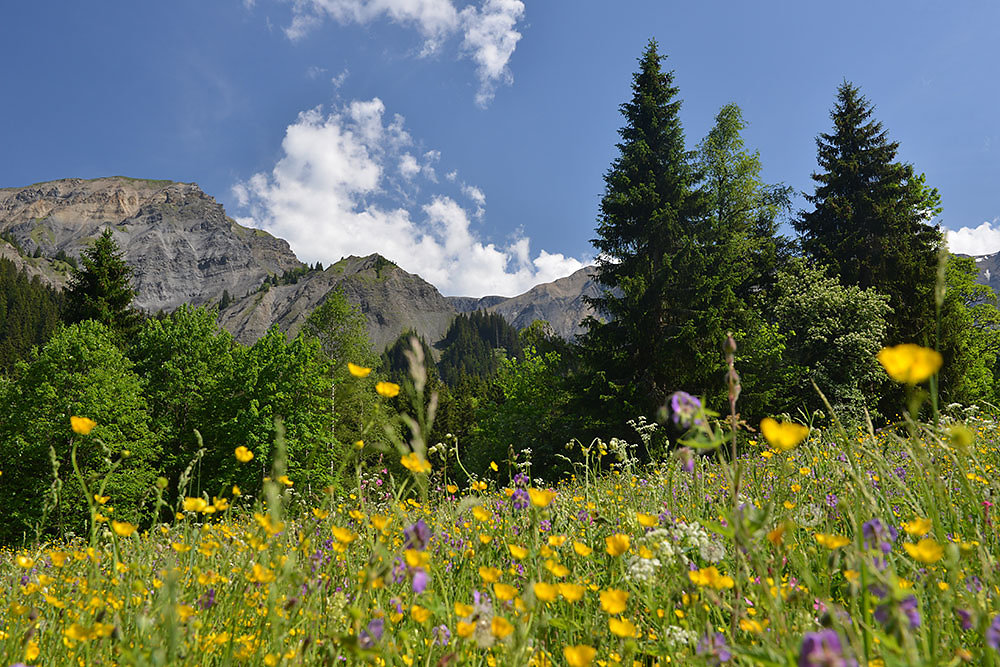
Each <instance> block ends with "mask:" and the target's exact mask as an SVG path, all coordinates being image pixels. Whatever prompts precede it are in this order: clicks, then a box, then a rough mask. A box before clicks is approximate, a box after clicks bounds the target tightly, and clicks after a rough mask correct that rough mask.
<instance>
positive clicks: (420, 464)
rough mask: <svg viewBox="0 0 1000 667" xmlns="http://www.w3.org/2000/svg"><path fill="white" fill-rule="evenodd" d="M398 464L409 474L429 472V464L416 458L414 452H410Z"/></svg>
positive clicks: (422, 459) (420, 458)
mask: <svg viewBox="0 0 1000 667" xmlns="http://www.w3.org/2000/svg"><path fill="white" fill-rule="evenodd" d="M399 462H400V463H402V464H403V467H404V468H406V469H407V470H409V471H410V472H416V473H428V472H430V471H431V464H430V463H429V462H428V461H427V460H426V459H424V458H422V457H420V456H418V455H417V453H416V452H410V453H409V454H407V455H406V456H404V457H402V458H400V459H399Z"/></svg>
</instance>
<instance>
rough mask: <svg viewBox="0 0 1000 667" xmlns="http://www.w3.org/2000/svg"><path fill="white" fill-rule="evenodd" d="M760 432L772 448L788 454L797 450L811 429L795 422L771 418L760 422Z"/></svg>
mask: <svg viewBox="0 0 1000 667" xmlns="http://www.w3.org/2000/svg"><path fill="white" fill-rule="evenodd" d="M760 431H761V433H763V434H764V438H766V439H767V441H768V442H769V443H771V446H773V447H775V448H777V449H780V450H781V451H783V452H787V451H788V450H790V449H795V448H796V447H797V446H798V445H799V443H800V442H802V441H803V440H805V437H806V436H807V435H809V427H808V426H803V425H802V424H796V423H794V422H779V421H777V420H775V419H771V418H770V417H765V418H764V419H762V420H761V421H760Z"/></svg>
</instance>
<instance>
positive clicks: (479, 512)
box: [472, 505, 490, 521]
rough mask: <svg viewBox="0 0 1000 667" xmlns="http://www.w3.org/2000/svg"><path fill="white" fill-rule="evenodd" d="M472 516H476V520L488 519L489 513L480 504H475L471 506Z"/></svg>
mask: <svg viewBox="0 0 1000 667" xmlns="http://www.w3.org/2000/svg"><path fill="white" fill-rule="evenodd" d="M472 516H474V517H476V520H477V521H488V520H489V518H490V513H489V511H487V510H486V509H485V508H484V507H482V506H481V505H476V506H475V507H473V508H472Z"/></svg>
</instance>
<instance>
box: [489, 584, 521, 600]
mask: <svg viewBox="0 0 1000 667" xmlns="http://www.w3.org/2000/svg"><path fill="white" fill-rule="evenodd" d="M493 592H494V593H496V595H497V598H498V599H500V600H503V601H504V602H507V601H508V600H513V599H514V596H516V595H517V589H516V588H514V587H513V586H511V585H510V584H493Z"/></svg>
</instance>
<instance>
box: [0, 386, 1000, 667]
mask: <svg viewBox="0 0 1000 667" xmlns="http://www.w3.org/2000/svg"><path fill="white" fill-rule="evenodd" d="M952 411H953V413H954V414H953V416H951V417H945V418H943V419H942V420H941V421H940V422H939V423H937V424H935V425H927V424H921V423H918V422H915V421H913V420H911V419H904V420H902V421H901V422H900V423H899V424H897V425H895V426H894V427H892V428H888V429H885V430H883V431H881V432H872V431H871V430H868V429H861V430H857V431H854V432H849V433H848V432H844V431H842V430H839V429H837V428H831V429H826V430H824V429H819V428H814V429H813V430H812V431H811V432H810V433H809V435H808V437H807V438H806V439H805V441H804V442H802V443H801V444H798V445H797V446H793V447H792V448H790V449H787V451H786V450H779V449H775V448H771V447H770V446H768V445H767V444H766V443H764V442H754V441H750V442H749V443H748V444H747V446H746V447H745V448H744V449H743V452H742V454H741V455H740V457H739V458H738V459H737V461H736V462H734V464H732V465H731V464H728V463H725V462H724V461H721V460H720V459H718V458H716V457H715V456H714V455H711V454H710V455H705V456H696V457H694V459H693V460H690V462H689V459H686V458H685V457H684V456H680V457H678V456H672V457H671V458H669V459H667V460H664V461H660V462H657V463H655V464H650V465H641V464H640V463H639V461H638V460H637V459H635V458H634V453H635V452H636V451H638V450H639V449H640V448H641V445H640V444H639V443H625V442H623V441H620V440H616V441H612V442H611V443H603V442H599V441H595V442H594V443H591V444H590V445H587V446H583V445H581V444H579V443H576V444H575V446H576V447H579V448H580V449H581V450H582V451H581V452H580V454H581V456H579V457H575V458H582V459H583V460H585V461H586V462H587V464H586V465H583V464H579V465H578V466H577V474H576V475H575V476H573V477H571V478H569V479H566V480H564V481H563V482H562V483H560V484H559V485H557V486H556V487H551V488H542V486H541V485H540V484H536V483H535V482H533V481H531V480H530V475H531V470H530V467H528V466H526V465H525V464H524V463H519V462H517V461H513V462H509V465H511V466H513V468H512V472H515V473H516V474H515V475H514V479H513V480H512V482H511V483H510V484H506V485H501V484H500V483H499V482H498V481H497V480H494V479H481V480H475V479H473V481H472V483H471V485H470V486H468V487H465V488H458V487H457V486H454V485H453V484H452V483H451V481H450V480H449V479H447V477H445V474H444V471H446V470H448V469H455V467H456V466H457V465H459V464H460V459H459V458H458V455H459V454H460V450H459V448H458V445H457V443H454V442H451V443H446V444H444V445H440V446H438V447H435V448H432V449H433V451H434V454H432V459H431V463H432V465H433V467H434V469H433V470H432V472H431V473H430V475H424V474H423V473H419V474H417V473H415V474H414V475H413V477H412V478H403V479H395V478H393V477H392V476H391V475H390V474H389V472H388V470H387V468H385V467H382V466H378V465H371V464H369V465H362V464H361V460H360V457H359V460H358V462H357V468H356V471H357V485H356V488H354V489H353V491H351V492H350V493H348V494H347V495H343V496H333V495H330V494H327V495H324V496H323V497H322V498H321V499H320V500H318V501H315V502H312V501H310V499H307V498H304V497H302V496H300V495H299V494H298V493H297V488H296V486H295V485H294V480H289V479H287V477H284V476H283V471H282V470H281V467H280V462H279V464H278V465H277V466H276V467H275V469H274V470H273V472H272V478H273V480H275V481H270V480H268V481H266V482H265V486H264V488H263V489H261V490H259V493H260V494H261V496H262V498H252V497H250V496H249V495H248V493H247V491H249V490H244V491H243V492H240V491H238V490H237V489H232V490H227V493H226V494H220V496H224V497H221V498H216V497H211V498H210V497H205V498H202V499H194V498H190V499H187V500H185V501H184V502H183V503H182V505H180V506H179V507H177V508H176V519H175V520H174V521H173V522H171V523H168V524H162V525H156V526H153V527H151V528H150V529H149V530H148V531H145V532H141V533H140V532H139V531H136V532H134V533H131V534H129V533H130V530H131V529H132V527H131V526H129V525H127V524H117V523H114V511H113V505H114V499H113V498H111V499H104V498H103V497H99V498H97V499H96V500H95V502H94V503H93V508H94V509H93V516H94V517H95V519H96V521H95V523H94V531H93V536H92V539H90V540H86V539H77V540H75V541H69V542H65V543H47V544H38V545H35V546H32V547H28V548H22V549H17V550H11V549H7V550H5V551H3V552H2V557H0V582H2V588H0V590H2V593H0V595H2V601H0V603H2V604H0V659H2V660H3V663H2V664H11V663H17V662H23V663H26V664H53V665H55V664H59V665H70V664H80V665H94V664H127V665H174V664H184V665H234V664H235V665H242V664H253V665H258V664H264V665H299V664H374V665H415V664H416V665H451V664H468V665H490V666H494V665H549V664H553V665H562V664H570V665H586V664H597V665H616V664H626V665H636V664H638V665H667V664H683V665H717V664H734V665H758V664H759V665H811V664H816V665H850V664H855V661H856V664H861V665H889V666H892V665H958V664H976V665H997V664H1000V660H998V653H997V651H996V648H995V644H996V642H997V641H998V638H997V637H995V636H994V634H991V633H997V634H1000V620H998V611H1000V604H998V595H1000V590H998V588H997V582H998V581H1000V578H998V577H997V573H996V567H997V565H996V557H995V554H997V553H998V546H1000V540H998V534H997V528H996V525H995V521H994V517H993V516H992V515H991V513H990V510H991V508H992V503H993V501H994V500H995V499H996V497H997V492H998V491H1000V487H998V483H997V474H996V472H997V468H998V465H1000V461H998V441H997V422H996V421H995V420H994V418H992V417H989V416H983V415H979V414H977V413H976V412H975V411H974V410H967V411H964V412H963V411H960V410H959V409H958V407H957V406H952ZM644 428H645V429H646V434H648V429H649V428H653V427H649V426H646V427H644ZM81 437H87V436H81ZM782 444H783V446H787V445H788V442H784V443H782ZM241 455H243V456H244V457H245V453H241ZM442 457H443V458H444V460H442ZM421 458H422V450H421ZM498 468H499V469H500V470H503V469H504V466H503V464H501V466H498ZM737 471H738V475H739V476H738V477H736V479H739V480H740V481H739V487H738V488H739V494H738V496H737V497H736V498H733V494H732V480H733V479H734V476H735V475H736V474H737ZM0 482H2V478H0ZM96 495H98V496H99V495H100V494H99V491H98V493H97V494H96ZM102 503H103V504H102ZM991 627H992V630H991ZM822 656H825V659H827V662H821V661H817V662H808V659H809V658H810V657H813V658H816V659H817V660H819V659H820V657H822ZM838 660H840V661H839V662H838ZM803 661H805V662H803Z"/></svg>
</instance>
